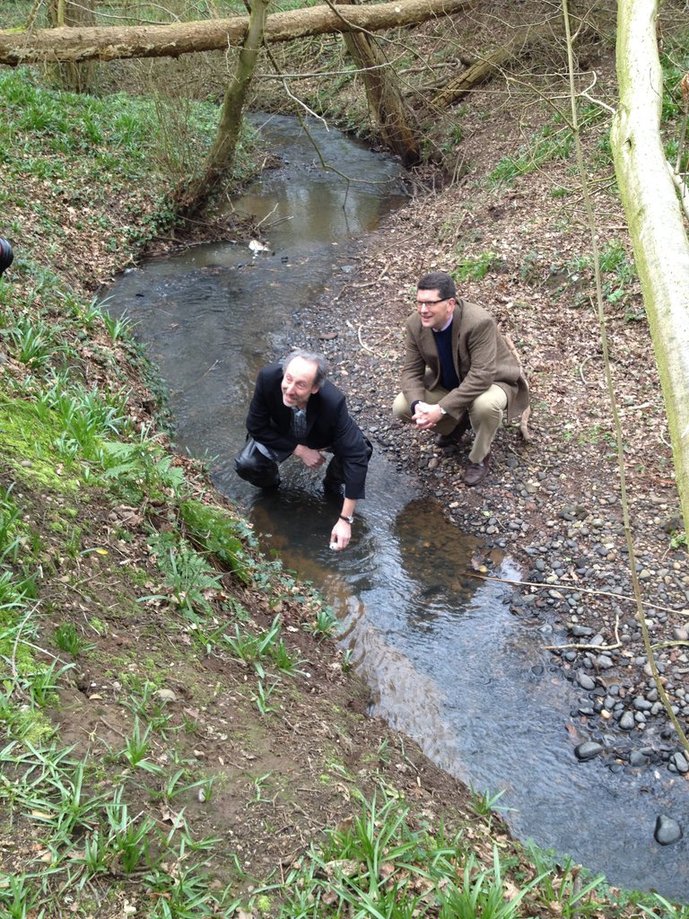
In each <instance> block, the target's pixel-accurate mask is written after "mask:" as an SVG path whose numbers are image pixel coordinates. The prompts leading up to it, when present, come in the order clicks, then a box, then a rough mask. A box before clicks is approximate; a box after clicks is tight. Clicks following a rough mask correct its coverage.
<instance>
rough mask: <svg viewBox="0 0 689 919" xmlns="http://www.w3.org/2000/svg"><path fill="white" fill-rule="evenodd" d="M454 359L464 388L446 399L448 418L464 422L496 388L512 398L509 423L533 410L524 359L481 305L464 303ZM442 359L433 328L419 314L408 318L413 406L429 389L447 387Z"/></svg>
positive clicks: (406, 378) (455, 327)
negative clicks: (470, 410)
mask: <svg viewBox="0 0 689 919" xmlns="http://www.w3.org/2000/svg"><path fill="white" fill-rule="evenodd" d="M452 359H453V362H454V365H455V370H456V371H457V376H458V378H459V386H457V387H456V388H455V389H452V390H450V392H448V394H447V395H446V396H444V397H443V398H442V399H441V400H440V403H439V404H440V405H441V406H442V407H443V408H444V409H445V411H446V412H447V413H448V415H451V416H452V417H453V418H457V419H459V418H460V417H461V415H462V413H463V412H465V411H466V410H467V409H468V408H469V406H470V405H471V403H472V402H473V401H474V399H476V397H477V396H480V395H481V393H484V392H485V391H486V390H487V389H489V388H490V386H491V385H492V384H493V383H497V385H498V386H499V387H500V388H501V389H503V390H504V391H505V393H506V395H507V420H508V421H512V420H513V419H515V418H518V417H519V415H521V413H522V412H523V411H524V409H526V408H527V407H528V405H529V387H528V384H527V382H526V378H525V377H524V374H523V372H522V369H521V366H520V364H519V360H518V359H517V357H516V356H515V354H514V353H513V351H512V350H511V349H510V346H509V345H508V344H507V341H506V340H505V337H504V336H503V335H502V334H501V333H500V331H499V330H498V327H497V325H496V323H495V320H494V319H493V317H492V316H491V315H490V313H489V312H488V311H487V310H485V309H484V308H483V307H482V306H479V305H478V304H477V303H471V302H469V301H468V300H458V301H457V306H456V307H455V310H454V313H453V316H452ZM440 376H441V375H440V359H439V357H438V349H437V347H436V344H435V340H434V333H433V331H432V330H431V329H428V328H424V326H423V325H422V324H421V319H420V318H419V315H418V313H417V312H414V313H412V314H411V316H409V318H408V319H407V326H406V350H405V356H404V365H403V367H402V392H403V393H404V396H405V398H406V400H407V402H408V403H409V404H410V405H411V403H412V402H415V401H416V400H421V401H423V399H424V390H433V389H437V388H438V387H440V386H441V383H440Z"/></svg>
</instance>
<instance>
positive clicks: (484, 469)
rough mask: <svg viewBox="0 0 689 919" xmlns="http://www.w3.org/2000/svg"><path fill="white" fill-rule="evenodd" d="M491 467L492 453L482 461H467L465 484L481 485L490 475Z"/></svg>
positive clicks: (470, 485)
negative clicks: (489, 469)
mask: <svg viewBox="0 0 689 919" xmlns="http://www.w3.org/2000/svg"><path fill="white" fill-rule="evenodd" d="M489 467H490V453H489V454H488V455H487V456H484V458H483V459H482V460H481V462H480V463H467V464H466V468H465V469H464V484H465V485H467V486H469V488H471V487H472V486H474V485H479V484H480V483H481V482H482V481H483V480H484V479H485V477H486V476H487V475H488V468H489Z"/></svg>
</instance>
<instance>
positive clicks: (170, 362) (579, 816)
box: [107, 117, 689, 901]
mask: <svg viewBox="0 0 689 919" xmlns="http://www.w3.org/2000/svg"><path fill="white" fill-rule="evenodd" d="M263 130H264V131H265V133H266V136H267V139H268V142H269V143H270V144H271V147H272V149H273V150H274V152H276V153H280V154H281V155H282V157H283V158H284V165H283V166H282V168H279V169H276V170H273V171H271V172H270V173H268V174H267V175H266V176H265V177H264V178H262V180H261V182H260V184H256V185H255V186H254V187H253V188H252V189H250V190H249V191H248V192H247V194H246V195H245V196H244V197H243V198H242V200H241V201H239V202H236V203H235V206H236V209H237V210H238V211H239V212H240V213H242V212H243V213H251V214H254V215H256V216H257V217H258V218H259V219H265V222H264V227H263V231H264V234H265V236H266V237H267V238H268V240H269V250H268V251H266V252H258V253H256V254H254V253H253V252H252V251H251V250H250V248H249V245H248V243H249V240H248V239H247V240H246V241H245V243H243V244H237V245H229V244H218V245H208V246H199V247H195V248H193V249H190V250H188V251H186V252H184V253H183V254H181V255H176V256H172V257H169V258H166V259H161V260H155V261H151V262H149V263H147V264H145V265H143V266H142V267H141V268H140V269H137V270H132V271H129V272H127V273H126V274H124V275H123V276H122V277H121V278H120V279H119V280H118V282H117V283H116V284H115V285H114V286H113V287H112V288H111V289H110V290H109V291H108V292H107V293H108V298H109V299H108V301H107V307H108V309H109V310H110V311H111V312H112V313H113V314H116V315H121V314H122V313H126V315H127V316H129V317H130V318H131V319H132V320H133V321H134V322H135V323H136V331H137V335H138V336H139V338H140V339H141V340H143V341H144V342H145V343H146V345H147V346H148V351H149V354H150V356H151V358H152V359H153V360H154V361H155V362H156V363H157V364H158V366H159V367H160V371H161V375H162V377H163V379H164V380H165V382H166V384H167V386H168V388H169V398H170V406H171V409H172V412H173V415H174V418H175V423H176V427H177V442H178V445H179V447H180V449H183V450H188V451H189V452H190V453H191V454H193V455H195V456H199V457H203V458H206V459H209V460H210V465H211V469H212V474H213V479H214V482H215V483H216V485H217V487H218V488H219V489H220V490H221V491H222V492H224V493H225V494H227V495H228V496H229V497H231V498H232V499H234V500H235V501H236V502H237V503H238V504H239V505H240V506H241V507H243V508H244V510H245V512H246V514H247V516H248V517H249V518H251V519H252V520H253V521H254V523H255V526H256V529H257V531H258V532H259V533H262V534H263V540H264V544H265V545H266V547H269V548H274V549H277V550H279V552H280V554H281V557H282V559H283V561H284V563H285V565H286V567H287V568H289V569H293V570H296V571H297V572H299V574H300V575H301V576H302V577H305V578H308V579H310V580H312V581H313V582H314V583H315V584H316V586H318V587H319V588H320V589H321V590H322V591H323V592H324V593H325V594H326V595H327V597H328V598H329V600H330V602H331V603H332V604H333V606H334V607H335V608H336V610H337V611H338V613H339V615H340V616H341V618H342V620H343V623H344V628H345V632H346V638H345V641H347V642H348V643H349V644H350V646H351V647H352V649H353V654H354V658H355V660H356V661H357V663H358V667H359V669H360V672H361V674H362V676H363V677H364V679H365V680H366V681H367V682H368V684H369V685H370V687H371V692H372V698H373V700H374V701H373V706H372V707H373V712H374V714H377V715H380V716H382V717H384V718H385V719H386V720H387V721H389V722H390V723H391V724H392V725H393V726H394V727H396V728H399V729H400V730H402V731H404V732H406V733H407V734H408V735H409V736H411V737H412V738H413V739H414V740H416V741H417V742H418V743H419V744H420V746H421V747H422V748H423V749H424V750H425V752H426V753H427V754H428V755H429V756H430V757H431V758H432V759H433V760H434V761H435V762H437V763H438V764H440V765H441V766H443V767H444V768H445V769H447V770H448V771H449V772H451V773H453V774H455V775H457V776H459V777H460V778H461V779H463V780H464V781H465V782H466V783H467V784H469V785H471V786H472V787H473V788H475V789H476V790H478V791H481V792H487V793H488V794H490V795H494V794H496V793H498V792H503V794H502V797H501V798H500V801H499V804H500V805H501V806H503V807H504V808H505V809H506V810H505V816H506V817H507V819H508V822H509V823H510V825H511V826H512V828H513V830H514V832H515V833H516V834H517V835H518V836H519V837H520V838H522V839H526V838H527V837H530V838H532V839H534V841H535V842H536V843H538V845H540V846H541V847H544V848H550V847H552V848H554V849H555V850H557V851H558V852H560V853H563V854H568V855H571V856H572V857H573V859H574V860H575V861H577V862H580V863H581V864H583V865H585V866H586V867H587V868H589V869H590V870H591V871H594V872H599V871H600V872H603V873H605V874H606V876H607V878H608V880H609V882H610V883H613V884H616V885H619V886H623V887H629V888H634V889H642V890H643V889H646V890H647V889H656V890H658V891H659V892H660V893H662V894H664V895H665V896H668V897H671V898H675V899H679V900H684V901H689V859H688V858H687V837H686V836H685V837H684V838H683V839H682V840H681V841H680V842H678V843H676V844H674V845H671V846H666V847H662V846H660V845H658V844H657V843H656V842H655V841H654V838H653V831H654V826H655V821H656V817H657V816H658V815H659V814H667V815H669V816H672V817H674V819H676V820H677V821H678V822H679V823H680V824H685V825H687V824H689V819H688V817H689V815H688V814H687V810H688V809H689V798H688V796H687V785H686V781H685V780H684V779H682V778H681V777H678V776H673V775H671V774H670V773H669V772H667V770H666V769H663V770H661V771H658V772H656V771H654V770H652V769H647V770H645V771H634V772H633V771H631V770H624V769H620V770H619V771H614V770H612V769H610V768H608V767H607V766H606V765H605V764H604V763H603V762H602V761H598V760H591V761H589V762H583V763H580V762H578V761H577V760H576V757H575V755H574V747H575V746H576V745H577V744H578V743H580V742H582V741H584V740H587V739H588V737H587V736H585V735H582V736H579V735H578V734H577V730H578V728H577V725H578V721H577V719H576V718H572V716H571V713H572V711H576V709H577V706H578V702H579V699H578V694H577V693H576V690H575V688H574V687H573V686H571V684H569V683H567V682H566V681H565V680H564V679H562V677H561V675H559V673H558V672H557V670H556V669H555V668H554V667H553V666H552V664H551V662H550V660H549V657H548V654H547V652H545V651H543V650H542V647H543V645H545V644H549V643H550V641H551V640H552V636H551V635H548V634H546V635H543V634H541V632H540V631H539V630H538V628H537V627H535V626H534V627H533V628H530V627H529V626H528V625H525V624H524V623H523V621H521V620H520V619H517V618H516V617H514V616H513V615H512V614H511V613H510V612H509V600H510V597H509V591H508V589H507V588H506V587H505V586H504V585H502V584H499V583H497V582H485V581H480V580H477V579H475V578H473V577H471V576H470V575H469V573H468V572H469V570H470V559H471V556H472V553H473V552H474V550H475V549H476V547H477V544H476V542H475V541H474V540H472V539H470V538H468V537H466V536H464V535H463V534H462V533H460V532H458V531H457V529H456V528H455V527H453V526H451V525H450V524H449V523H448V522H447V521H446V520H445V518H444V516H443V514H442V510H441V508H440V507H438V506H436V505H434V504H433V502H432V501H429V500H428V499H426V498H422V496H421V494H420V491H419V487H418V484H417V483H416V482H415V481H414V480H413V479H410V478H406V477H403V476H401V475H400V474H399V473H398V472H397V471H396V470H395V469H394V468H393V467H392V466H391V465H390V464H389V463H388V462H387V461H386V459H385V457H384V456H383V454H382V453H381V452H380V451H377V452H376V453H374V457H373V460H372V464H371V469H370V472H369V478H368V481H367V495H368V497H367V499H366V501H364V502H362V503H361V504H360V505H359V507H358V508H357V525H356V527H355V531H354V537H353V543H352V545H351V547H350V549H349V550H347V551H346V552H344V553H333V552H330V551H329V549H328V540H327V537H328V533H329V531H330V528H331V526H332V523H333V513H334V506H333V505H332V504H328V503H327V502H326V501H325V500H324V499H323V497H322V493H321V490H320V482H319V479H318V478H315V477H314V476H313V475H312V474H311V473H309V472H308V471H306V470H305V469H304V468H303V467H302V466H301V464H299V463H297V462H296V461H292V460H290V461H288V462H287V463H286V464H285V466H284V467H283V472H282V475H283V482H284V484H283V487H281V489H280V491H279V492H278V493H276V494H269V495H264V494H262V493H258V492H256V491H255V490H254V489H252V488H251V487H250V486H248V485H246V483H243V482H241V481H240V480H239V479H238V478H237V476H236V475H235V474H234V470H233V464H232V458H233V456H234V454H235V453H236V452H237V451H238V450H239V449H240V447H241V445H242V443H243V440H244V434H245V429H244V419H245V416H246V409H247V406H248V402H249V399H250V397H251V393H252V390H253V382H254V379H255V376H256V373H257V371H258V369H259V368H260V367H261V366H262V365H263V364H264V363H267V362H268V361H270V360H274V359H276V358H277V357H280V356H282V355H283V354H284V353H285V352H287V351H288V350H290V349H291V348H292V347H294V346H300V345H304V344H308V343H305V342H303V341H301V340H300V338H299V330H298V324H297V322H296V321H295V317H297V315H298V313H299V311H302V310H305V309H306V308H308V305H309V302H310V301H312V300H313V298H314V297H316V296H318V295H319V294H320V293H321V291H322V289H323V287H324V286H326V285H328V284H329V282H330V283H331V282H332V281H333V279H334V278H335V279H336V278H337V277H341V273H343V272H344V273H346V272H348V271H349V270H351V266H350V264H349V263H348V256H350V254H351V253H350V247H351V246H352V245H353V243H354V241H355V240H357V239H361V238H362V237H363V236H364V235H365V234H366V232H369V231H371V230H373V229H375V228H376V227H377V226H378V224H379V222H380V220H381V219H382V217H383V216H384V215H385V214H386V213H387V212H388V211H389V210H390V209H391V208H393V207H397V206H401V205H403V203H404V195H403V189H402V186H401V183H400V177H399V169H398V166H397V165H396V163H395V162H394V161H393V160H391V159H389V158H386V157H384V156H382V155H379V154H376V153H372V152H370V151H368V150H366V149H365V148H363V147H361V146H359V145H357V144H356V143H353V142H352V141H350V140H347V139H346V138H344V137H343V136H342V135H341V134H339V133H338V132H336V131H333V130H331V131H326V130H325V128H324V127H323V126H322V125H318V124H314V125H312V126H311V129H310V130H311V132H312V134H313V135H314V137H315V138H316V139H317V141H318V144H319V146H320V148H321V151H322V153H323V155H324V157H325V159H326V161H327V162H329V163H333V164H334V165H336V166H337V168H338V169H339V170H341V171H342V172H346V173H347V174H348V175H349V176H353V177H356V178H359V179H360V180H362V181H360V182H356V183H347V182H345V181H344V180H343V178H342V177H341V176H340V175H338V174H337V173H335V172H333V171H324V170H323V169H322V168H321V166H320V164H319V160H318V158H317V156H316V154H315V152H314V149H313V147H312V145H311V143H310V142H309V141H308V139H307V138H306V137H305V136H304V135H303V134H302V133H301V130H300V128H299V125H298V124H297V123H296V122H295V121H294V120H292V119H288V118H282V117H274V118H271V119H269V120H268V122H267V124H265V126H264V127H263ZM372 183H374V184H372ZM392 395H394V394H391V398H392ZM305 522H307V525H304V523H305ZM495 561H496V563H497V564H498V573H499V574H500V575H501V576H502V577H505V578H510V577H512V578H514V577H517V576H518V574H519V572H518V571H517V570H516V568H515V566H514V565H513V563H511V562H510V560H509V559H508V558H504V559H496V560H495Z"/></svg>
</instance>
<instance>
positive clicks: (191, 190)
mask: <svg viewBox="0 0 689 919" xmlns="http://www.w3.org/2000/svg"><path fill="white" fill-rule="evenodd" d="M269 2H270V0H251V13H250V15H249V29H248V31H247V33H246V39H245V40H244V44H243V46H242V49H241V51H240V52H239V57H238V59H237V67H236V70H235V73H234V75H233V77H232V80H231V82H230V85H229V86H228V88H227V89H226V91H225V98H224V101H223V108H222V114H221V116H220V124H219V125H218V134H217V136H216V138H215V142H214V143H213V146H212V148H211V151H210V153H209V154H208V159H207V160H206V165H205V168H204V171H203V175H201V177H200V178H199V179H197V180H195V181H193V182H192V183H191V185H190V186H189V187H188V188H186V189H184V191H183V193H182V196H181V206H180V208H179V214H180V216H182V217H191V216H192V215H194V214H196V213H198V212H199V211H201V210H202V209H203V207H204V205H205V203H206V202H207V201H208V199H209V197H210V196H211V195H212V194H213V192H214V191H215V190H216V189H217V187H218V186H219V185H220V183H221V182H222V181H223V179H224V178H226V177H227V176H229V175H230V174H231V173H232V168H233V166H234V159H235V154H236V151H237V142H238V141H239V132H240V130H241V127H242V110H243V109H244V103H245V101H246V97H247V94H248V92H249V87H250V86H251V81H252V79H253V76H254V71H255V70H256V62H257V60H258V54H259V51H260V50H261V46H262V44H263V34H264V32H265V25H266V14H267V11H268V4H269Z"/></svg>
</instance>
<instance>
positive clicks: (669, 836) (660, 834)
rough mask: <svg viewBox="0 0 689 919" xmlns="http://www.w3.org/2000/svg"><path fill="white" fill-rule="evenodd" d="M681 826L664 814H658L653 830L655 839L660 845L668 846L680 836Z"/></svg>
mask: <svg viewBox="0 0 689 919" xmlns="http://www.w3.org/2000/svg"><path fill="white" fill-rule="evenodd" d="M682 835H683V833H682V827H681V826H680V825H679V823H677V821H676V820H673V819H672V817H667V816H666V815H665V814H659V815H658V816H657V817H656V826H655V830H654V832H653V837H654V839H655V841H656V842H657V843H658V844H659V845H661V846H669V845H671V844H672V843H673V842H677V841H678V840H680V839H681V838H682Z"/></svg>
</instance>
